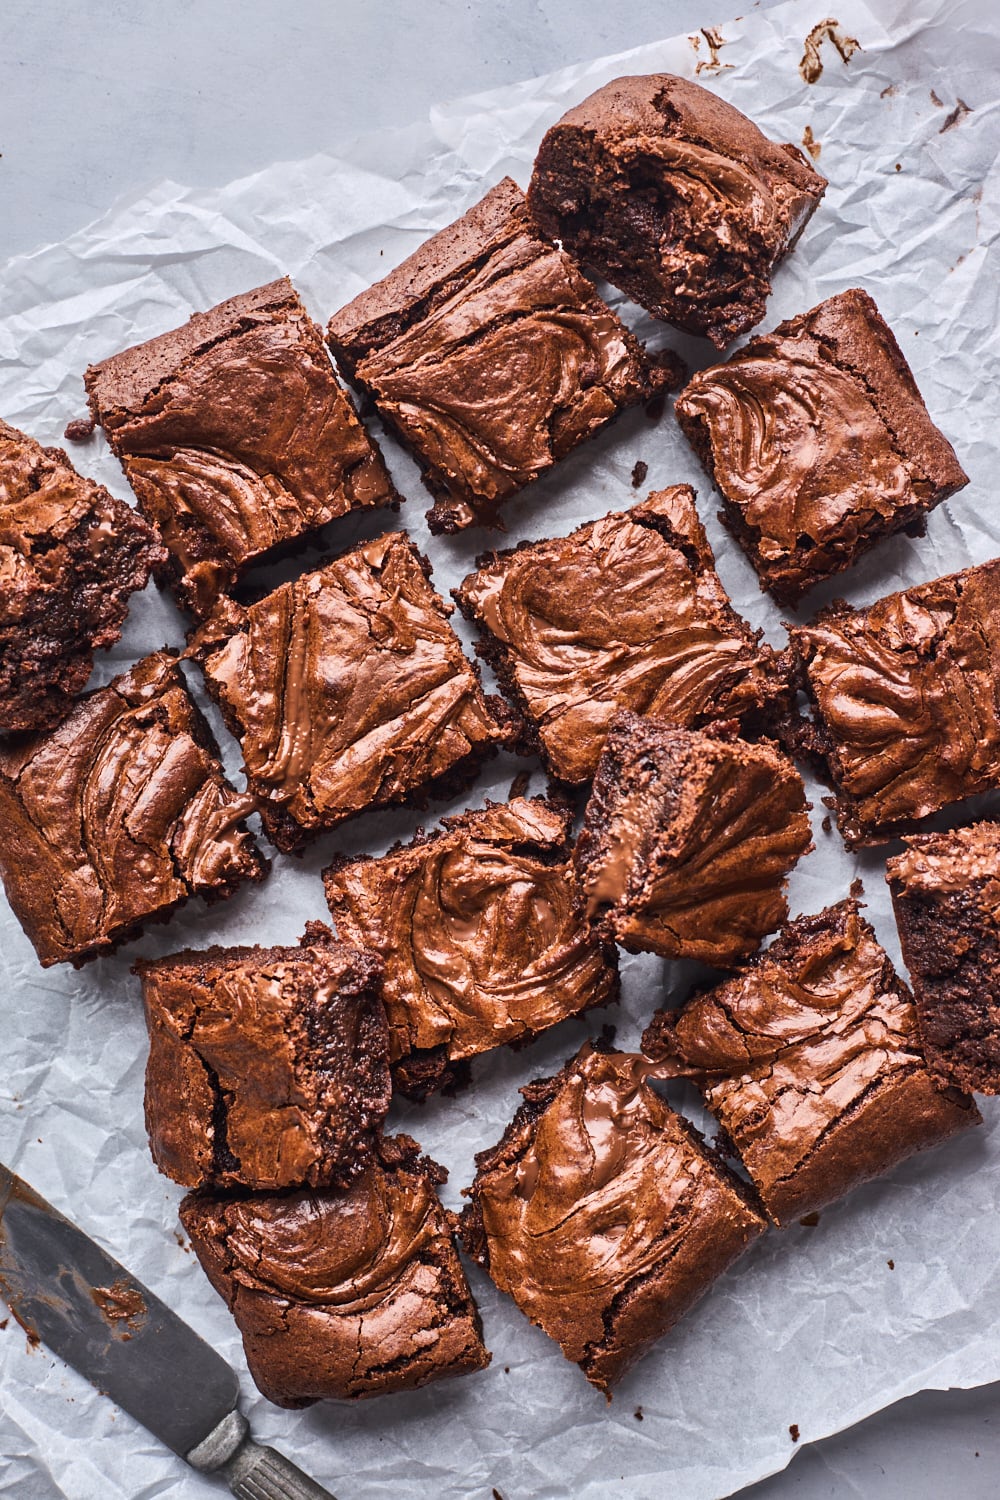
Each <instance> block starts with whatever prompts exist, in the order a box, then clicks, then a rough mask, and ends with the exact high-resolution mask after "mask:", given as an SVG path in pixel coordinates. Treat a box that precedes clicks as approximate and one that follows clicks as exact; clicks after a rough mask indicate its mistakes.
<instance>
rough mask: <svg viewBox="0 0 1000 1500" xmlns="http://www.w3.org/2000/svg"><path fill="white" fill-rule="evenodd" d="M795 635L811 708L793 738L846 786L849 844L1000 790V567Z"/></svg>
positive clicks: (845, 611) (841, 615) (843, 818)
mask: <svg viewBox="0 0 1000 1500" xmlns="http://www.w3.org/2000/svg"><path fill="white" fill-rule="evenodd" d="M789 634H790V638H791V647H792V651H793V653H794V655H795V657H796V660H797V662H798V665H799V670H800V672H801V676H802V681H803V684H804V686H805V688H806V690H807V692H808V695H809V698H810V700H811V705H812V721H811V722H806V721H802V722H801V723H800V724H799V725H798V726H794V727H793V730H792V734H793V737H794V742H795V743H796V744H797V746H798V747H799V748H800V749H801V750H802V751H803V752H804V753H805V754H807V755H809V756H811V757H813V758H815V759H816V760H817V762H818V763H819V765H820V766H821V768H822V770H823V772H824V774H825V775H826V776H827V777H828V778H829V780H830V781H831V782H832V783H833V785H834V786H835V788H836V791H837V798H836V809H837V822H838V825H839V827H840V831H841V833H842V834H843V836H844V840H845V842H846V843H847V844H848V846H849V847H855V846H858V845H866V844H878V843H884V842H885V841H886V840H887V839H890V838H892V837H893V836H894V835H895V834H897V833H903V832H906V831H907V829H909V828H911V827H912V826H913V824H914V823H915V822H916V821H917V820H918V819H920V818H924V817H926V816H927V815H928V814H930V813H934V812H937V811H939V809H940V808H942V807H945V806H947V805H948V804H949V803H951V802H957V801H959V800H961V799H962V798H964V797H968V796H971V795H972V794H973V793H975V792H983V791H987V790H989V789H990V788H992V787H997V786H1000V562H990V563H984V564H983V565H982V566H981V567H978V568H967V569H965V570H964V571H963V572H961V573H952V574H949V575H948V576H947V577H945V578H938V579H936V580H935V581H934V582H933V583H925V584H920V585H919V586H918V587H916V588H912V589H904V590H903V591H902V592H900V593H898V594H888V595H886V597H885V598H884V599H879V600H877V601H876V602H875V603H874V604H872V605H869V606H868V608H867V609H851V608H850V607H849V606H848V605H846V604H844V603H842V602H841V603H837V604H834V605H831V606H830V608H829V609H825V610H821V611H820V613H819V614H818V615H817V616H816V618H815V620H814V621H813V622H812V624H811V625H808V626H801V627H796V628H794V629H792V630H790V632H789Z"/></svg>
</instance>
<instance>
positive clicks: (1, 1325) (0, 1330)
mask: <svg viewBox="0 0 1000 1500" xmlns="http://www.w3.org/2000/svg"><path fill="white" fill-rule="evenodd" d="M9 1322H10V1319H9V1318H4V1320H3V1322H2V1323H0V1333H3V1332H4V1330H5V1329H6V1327H7V1324H8V1323H9Z"/></svg>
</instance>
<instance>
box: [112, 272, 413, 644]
mask: <svg viewBox="0 0 1000 1500" xmlns="http://www.w3.org/2000/svg"><path fill="white" fill-rule="evenodd" d="M86 385H87V391H88V393H89V396H90V406H91V410H92V411H93V414H94V416H95V418H96V419H97V421H98V422H100V424H101V426H102V427H103V428H104V431H105V433H106V434H107V437H108V441H109V442H110V443H111V446H112V448H113V449H114V451H115V453H116V455H117V456H118V458H119V459H120V460H121V463H122V467H123V468H124V470H125V474H126V477H127V478H128V481H129V483H130V484H131V486H132V488H133V489H134V490H135V492H136V495H137V496H138V497H139V504H140V505H141V506H142V508H143V511H144V512H145V514H146V515H147V516H149V518H150V519H151V520H153V521H155V522H156V524H157V526H158V527H159V529H160V531H161V533H162V534H163V539H164V541H165V542H166V544H167V546H168V548H169V549H170V553H171V556H172V558H173V569H172V573H173V577H174V579H175V582H176V591H177V596H178V598H179V599H180V601H181V603H182V604H184V605H186V606H187V608H189V609H191V610H194V612H195V613H196V614H207V613H208V612H209V610H210V609H211V608H212V606H213V604H214V603H215V600H216V598H217V597H218V595H219V594H220V593H222V592H225V591H226V590H228V589H229V588H231V586H232V585H233V584H234V583H235V582H236V580H237V578H238V577H239V575H240V574H241V573H242V572H243V571H244V570H245V569H246V568H247V567H248V566H249V565H250V564H251V563H253V562H254V561H256V559H258V558H260V557H263V556H264V555H265V554H267V553H269V552H271V551H272V550H273V549H274V548H276V547H279V546H281V545H283V544H285V543H290V542H293V541H295V540H296V539H297V538H299V537H302V536H304V535H305V534H307V533H309V532H313V531H315V530H317V529H318V528H319V527H321V526H325V525H326V524H327V522H328V521H332V520H334V519H335V518H336V517H337V516H342V515H344V514H345V513H346V512H347V511H350V510H357V509H359V508H369V507H371V506H378V505H395V504H397V503H398V501H399V496H398V495H397V494H396V491H395V489H394V488H393V484H392V481H391V479H390V478H389V475H388V473H387V471H386V469H385V465H384V464H383V462H382V457H381V454H380V453H379V450H378V448H377V446H376V445H375V443H374V441H373V440H372V438H370V437H369V435H368V433H367V432H366V431H365V429H364V428H363V427H362V425H361V423H360V422H359V421H358V418H357V416H356V415H355V412H354V408H353V407H352V405H351V403H350V401H349V400H348V398H347V396H346V395H345V394H344V391H343V390H342V389H341V387H340V386H339V385H338V383H337V380H336V377H335V375H334V372H333V369H332V368H331V365H330V360H329V357H328V356H327V353H326V350H325V348H324V347H323V337H322V334H321V333H320V330H319V329H318V328H317V327H316V325H315V323H313V322H312V320H311V319H310V318H309V316H308V314H307V313H306V310H305V308H304V307H303V306H302V303H301V302H300V301H299V298H298V296H297V295H296V292H295V289H294V288H293V286H292V284H291V282H290V281H289V280H288V279H287V277H282V279H281V280H280V281H273V282H271V283H269V285H267V286H262V287H258V288H257V289H256V290H255V291H252V292H245V293H243V294H242V295H241V296H239V297H231V298H230V299H229V301H228V302H222V303H220V304H219V306H218V307H214V308H212V309H211V311H210V312H206V313H196V314H195V315H194V317H193V318H192V319H191V320H190V322H189V323H187V324H185V326H184V327H183V328H178V329H176V330H174V331H173V332H171V333H165V334H161V335H160V336H159V337H158V338H155V339H151V340H150V341H149V342H148V343H145V344H137V345H136V346H135V347H134V348H131V349H125V350H123V351H122V353H121V354H116V355H114V356H113V357H112V358H111V359H107V360H105V361H104V362H103V363H102V364H99V365H92V366H91V368H90V369H89V370H88V371H87V374H86Z"/></svg>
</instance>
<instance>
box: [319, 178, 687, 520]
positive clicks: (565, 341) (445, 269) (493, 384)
mask: <svg viewBox="0 0 1000 1500" xmlns="http://www.w3.org/2000/svg"><path fill="white" fill-rule="evenodd" d="M328 337H329V341H330V345H331V347H332V349H333V351H334V353H335V354H336V357H337V360H338V362H339V364H340V366H341V368H342V369H343V370H344V371H345V373H346V374H347V375H348V376H349V378H350V379H351V380H353V381H354V382H355V384H357V385H358V386H359V387H360V388H361V389H362V390H363V391H365V392H366V393H367V394H368V395H369V396H371V397H372V398H373V399H374V401H375V404H376V405H377V407H378V410H379V412H380V414H381V415H382V417H384V418H385V420H386V421H387V422H388V423H389V424H390V426H391V427H392V428H393V429H394V430H395V432H396V433H397V434H398V436H399V437H400V439H401V440H402V441H403V442H404V443H405V444H406V445H407V446H408V447H409V448H410V449H411V450H412V452H413V454H414V456H415V457H416V458H417V460H418V461H419V462H420V464H421V466H422V468H423V470H424V482H425V483H426V485H427V487H428V489H430V490H431V492H432V494H434V495H435V497H436V504H435V505H434V507H433V509H432V510H431V511H430V513H429V515H428V523H429V525H430V528H431V530H432V531H434V532H454V531H459V530H461V529H462V528H463V527H466V526H471V525H473V524H474V523H476V522H479V523H482V524H486V525H496V524H498V523H497V507H498V506H499V505H501V504H502V502H503V501H504V500H507V499H509V497H510V496H511V495H513V494H515V493H516V492H517V491H518V490H520V489H523V488H524V486H525V485H527V484H530V483H531V482H532V481H533V480H535V479H537V478H538V477H539V475H540V474H542V473H544V471H545V470H546V469H548V468H551V466H552V465H553V464H554V463H555V462H556V461H557V460H558V459H560V458H563V457H564V456H565V454H567V453H568V452H569V451H570V449H571V448H574V447H575V446H576V445H577V443H580V442H582V441H583V440H584V438H588V437H590V436H592V434H594V433H595V432H597V431H598V430H599V429H600V428H601V427H603V426H604V425H605V423H607V422H608V421H610V420H611V418H612V417H614V416H615V415H616V414H617V413H618V411H619V410H620V409H621V408H622V407H625V406H630V405H632V404H633V403H635V402H637V401H641V400H643V399H644V398H645V397H646V396H648V395H650V394H652V390H653V383H654V382H655V381H656V380H658V378H659V377H658V375H656V374H655V373H651V372H650V371H649V370H648V369H647V366H646V363H645V360H644V358H643V353H642V349H641V347H640V345H639V344H638V343H637V342H636V340H635V339H634V338H633V337H632V335H631V334H630V333H629V332H628V331H627V329H626V328H625V326H624V324H622V323H621V322H619V320H618V319H617V318H616V317H615V315H614V313H613V312H612V311H611V309H610V308H609V307H607V306H606V305H605V304H604V303H603V302H602V301H601V299H600V298H599V297H598V296H597V295H596V293H595V292H594V290H593V287H592V286H591V285H590V283H589V282H588V281H587V279H586V277H584V276H583V275H581V273H580V271H579V270H578V269H577V268H576V266H575V265H574V264H573V262H572V261H571V260H570V258H569V256H568V255H565V254H563V252H562V251H561V250H559V249H557V248H556V247H555V246H554V245H552V244H551V243H550V242H549V241H548V240H546V239H545V238H544V237H543V236H542V235H540V234H539V233H538V229H537V226H536V225H535V224H534V222H533V220H532V218H531V215H530V214H529V213H528V211H527V208H526V206H525V200H524V195H523V193H522V192H521V190H520V188H519V187H518V186H517V184H516V183H514V182H513V181H512V180H511V179H510V178H509V177H506V178H504V180H503V181H502V182H500V183H499V184H498V185H497V186H496V187H495V188H493V189H492V190H491V191H490V192H489V193H487V195H486V197H485V198H483V199H482V201H481V202H480V203H477V204H476V206H475V207H474V208H472V209H470V210H469V212H468V213H467V214H465V215H463V217H462V218H461V219H458V220H457V221H456V222H455V223H454V224H452V225H450V226H449V227H448V228H447V229H443V230H441V232H440V233H439V234H436V235H435V236H434V237H433V238H432V239H430V240H429V241H428V242H427V244H426V245H424V246H423V247H422V249H420V250H418V251H417V252H416V253H415V254H414V255H411V256H410V257H409V258H408V259H407V260H405V261H403V263H402V265H400V266H398V267H397V268H396V270H395V271H392V272H391V273H390V274H389V275H388V276H387V277H385V279H384V280H382V281H380V282H378V283H377V284H376V285H375V286H373V287H371V288H370V289H369V290H368V291H367V292H362V293H361V295H360V296H359V297H356V298H355V299H354V301H353V302H351V303H349V304H348V306H347V307H345V308H342V309H341V311H340V312H338V313H336V314H335V316H334V317H333V318H332V319H331V321H330V325H329V329H328Z"/></svg>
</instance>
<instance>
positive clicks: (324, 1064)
mask: <svg viewBox="0 0 1000 1500" xmlns="http://www.w3.org/2000/svg"><path fill="white" fill-rule="evenodd" d="M135 972H136V973H137V974H139V975H140V976H141V979H142V994H143V1001H144V1003H145V1010H146V1025H147V1027H148V1029H149V1058H148V1061H147V1064H146V1129H147V1131H148V1133H149V1144H150V1149H151V1151H152V1155H153V1160H154V1161H155V1163H156V1165H157V1166H158V1167H159V1169H160V1171H161V1172H165V1173H166V1175H167V1176H168V1177H172V1178H173V1180H174V1181H175V1182H179V1183H181V1184H182V1185H183V1186H184V1187H203V1186H214V1187H223V1188H229V1187H245V1188H255V1189H261V1190H273V1189H277V1188H285V1187H302V1186H305V1185H308V1186H310V1187H317V1186H324V1185H326V1186H329V1185H331V1184H332V1185H335V1186H343V1185H345V1184H346V1183H348V1182H349V1181H350V1180H351V1178H352V1177H356V1176H357V1175H358V1174H359V1173H360V1172H363V1171H364V1170H365V1169H366V1168H367V1167H369V1166H370V1165H371V1163H372V1161H373V1159H374V1147H375V1143H376V1139H377V1135H378V1131H379V1128H380V1126H381V1124H382V1121H383V1120H384V1119H385V1117H386V1114H387V1113H388V1110H389V1101H390V1098H391V1088H390V1082H389V1055H388V1053H389V1049H388V1040H389V1038H388V1028H387V1026H386V1019H385V1011H384V1009H383V1007H382V1001H381V998H380V983H379V981H380V977H381V965H380V964H379V962H378V960H377V959H376V958H374V957H373V956H372V955H371V954H370V953H364V952H361V951H359V950H358V949H357V948H350V947H348V946H347V945H346V944H344V943H336V942H334V941H333V937H332V935H331V933H330V930H329V928H327V927H324V926H323V925H322V923H319V922H311V923H310V924H309V926H308V927H307V929H306V936H305V937H304V938H303V939H302V944H301V946H300V947H298V948H294V947H291V948H260V947H256V948H208V949H206V950H205V951H204V952H195V951H193V950H191V949H187V950H186V951H185V952H183V953H175V954H172V955H171V956H170V957H169V958H160V959H140V960H139V962H138V964H137V965H136V969H135Z"/></svg>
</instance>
